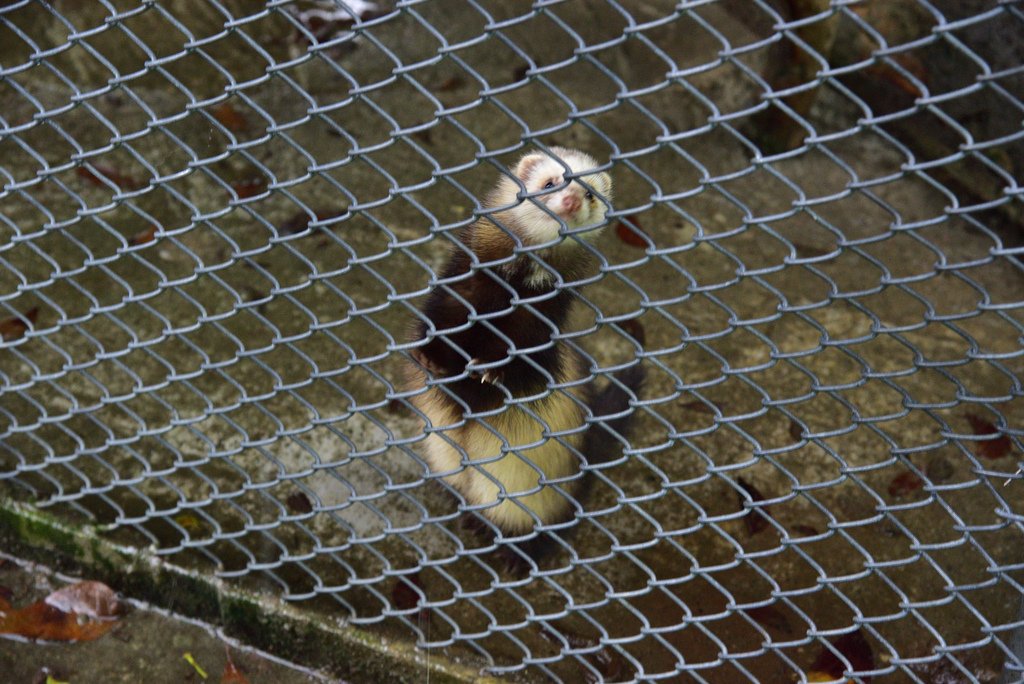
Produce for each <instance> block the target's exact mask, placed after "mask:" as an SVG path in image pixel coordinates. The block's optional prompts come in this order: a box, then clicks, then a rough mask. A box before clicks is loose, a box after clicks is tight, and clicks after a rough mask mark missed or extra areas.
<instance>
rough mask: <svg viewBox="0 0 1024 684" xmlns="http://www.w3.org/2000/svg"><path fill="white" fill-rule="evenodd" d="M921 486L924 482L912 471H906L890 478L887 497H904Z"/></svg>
mask: <svg viewBox="0 0 1024 684" xmlns="http://www.w3.org/2000/svg"><path fill="white" fill-rule="evenodd" d="M923 486H924V480H922V479H921V478H920V477H919V476H918V475H917V473H915V472H913V471H912V470H907V471H904V472H902V473H900V474H899V475H897V476H896V477H894V478H892V482H890V483H889V495H890V496H906V495H907V494H910V493H911V492H916V491H917V490H918V489H920V488H921V487H923Z"/></svg>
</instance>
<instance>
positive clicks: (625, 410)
mask: <svg viewBox="0 0 1024 684" xmlns="http://www.w3.org/2000/svg"><path fill="white" fill-rule="evenodd" d="M645 376H646V372H645V370H644V367H643V364H639V363H638V364H636V365H635V366H631V367H630V368H627V369H626V370H623V371H620V372H618V373H616V374H615V375H614V376H612V380H610V381H609V383H608V385H607V386H606V387H605V388H604V389H602V390H601V391H600V392H598V393H597V394H596V395H594V397H593V398H592V399H591V401H590V412H591V413H592V414H593V416H594V417H593V418H591V419H590V420H591V425H590V428H589V429H588V430H587V433H586V436H585V437H584V439H583V455H584V456H586V459H587V463H588V464H590V465H594V464H597V463H607V462H608V461H611V460H613V459H615V458H617V457H618V455H619V454H620V453H622V447H623V445H624V444H623V440H628V439H629V437H630V434H631V432H632V430H631V429H632V427H633V425H634V424H635V423H636V420H635V419H636V411H635V410H633V409H631V408H630V406H629V400H630V399H633V398H638V397H639V396H640V388H641V387H642V386H643V384H644V377H645Z"/></svg>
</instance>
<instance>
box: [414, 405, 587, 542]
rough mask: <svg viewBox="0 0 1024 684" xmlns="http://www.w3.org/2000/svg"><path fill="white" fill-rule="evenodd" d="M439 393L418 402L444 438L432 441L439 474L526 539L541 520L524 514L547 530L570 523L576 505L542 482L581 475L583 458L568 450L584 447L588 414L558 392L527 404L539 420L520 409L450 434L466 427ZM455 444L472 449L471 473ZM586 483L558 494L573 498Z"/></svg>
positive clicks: (430, 453) (429, 446) (563, 485)
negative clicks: (549, 526) (552, 525)
mask: <svg viewBox="0 0 1024 684" xmlns="http://www.w3.org/2000/svg"><path fill="white" fill-rule="evenodd" d="M438 391H439V390H436V389H433V390H431V391H429V392H427V393H426V395H421V397H420V398H419V399H420V401H417V402H416V403H418V404H419V405H420V408H421V410H423V411H424V413H426V414H427V417H428V418H430V421H431V423H432V424H433V426H434V427H435V428H441V431H440V433H432V434H430V435H429V436H428V437H427V439H426V449H425V456H426V458H427V461H428V463H429V464H430V467H431V469H432V470H433V471H434V472H439V473H452V474H451V475H447V476H445V479H446V480H447V481H448V482H449V483H450V484H451V485H452V486H453V487H455V488H456V489H457V490H458V491H460V492H462V494H463V496H464V497H465V498H466V500H467V501H468V502H469V503H470V504H473V505H486V506H487V507H486V508H484V509H482V510H481V511H480V512H481V513H482V514H484V515H486V516H487V517H488V518H490V519H491V520H493V521H494V522H495V524H497V525H498V526H499V527H501V529H502V530H505V531H506V532H511V533H523V532H528V531H529V530H531V529H533V528H534V526H535V525H536V521H535V519H534V517H533V515H531V514H530V513H529V512H528V511H527V510H524V508H525V509H529V511H533V513H534V514H535V515H536V516H537V518H539V519H540V520H541V521H542V522H545V523H551V522H560V521H562V520H566V519H568V518H569V517H570V515H571V511H572V504H571V502H570V501H569V500H568V499H566V497H565V496H564V495H563V494H562V493H560V492H559V491H558V489H556V487H554V486H549V485H545V486H541V485H540V478H541V473H543V477H544V479H545V481H550V480H553V479H557V478H564V477H568V476H571V475H573V474H575V473H578V472H579V469H580V467H579V458H578V457H577V456H576V454H575V453H573V451H572V450H570V449H569V448H568V446H571V447H572V448H574V449H578V448H579V446H580V443H581V442H582V431H581V430H578V428H580V427H581V426H582V425H584V419H583V412H582V410H581V409H580V408H579V406H578V404H577V403H576V402H575V401H573V400H572V399H571V398H570V397H569V396H566V395H565V394H563V393H561V392H555V393H553V394H551V395H549V396H547V397H545V398H543V399H538V400H536V401H532V402H529V403H528V404H527V405H526V406H528V408H529V410H530V411H531V412H532V413H533V414H534V415H535V416H537V417H536V418H534V416H533V415H530V413H527V412H526V411H524V410H523V409H522V408H520V407H518V406H510V407H509V408H508V409H506V410H505V411H503V412H501V413H500V414H499V415H496V416H492V417H489V418H487V419H486V426H485V425H484V424H483V421H484V420H485V419H479V420H471V421H467V422H466V423H465V424H464V425H462V426H460V427H453V428H452V429H450V430H444V429H443V428H444V427H445V426H446V425H452V424H454V423H457V422H461V421H460V419H459V417H458V416H455V415H451V413H450V411H449V410H447V409H448V407H447V406H445V404H446V403H447V402H444V401H442V400H441V398H440V397H437V396H430V395H431V394H433V393H434V392H438ZM538 419H539V420H538ZM541 421H542V422H541ZM487 426H489V427H490V429H488V427H487ZM574 429H575V430H577V431H576V432H575V433H573V434H570V435H559V436H558V437H557V438H555V437H545V436H544V434H545V433H546V434H549V435H550V434H552V433H555V434H558V433H561V432H564V431H571V430H574ZM496 433H497V434H496ZM442 435H443V436H442ZM499 435H501V436H503V437H504V439H505V441H507V443H508V447H505V446H504V442H503V441H502V439H501V437H499ZM455 444H458V445H461V446H462V449H463V450H465V452H466V454H467V458H468V459H469V463H468V464H467V465H465V466H463V456H462V453H461V452H460V451H459V449H458V448H457V447H456V446H454V445H455ZM503 447H504V451H503ZM453 471H454V472H453ZM488 475H489V476H490V477H489V476H488ZM498 482H500V483H501V486H499V485H498ZM578 484H579V480H578V478H577V479H574V480H572V481H567V482H560V483H557V487H558V488H560V489H562V490H563V491H565V492H567V493H568V494H570V495H572V494H574V493H575V492H576V491H577V489H578ZM502 489H504V491H502ZM499 500H500V503H498V501H499ZM489 504H493V505H489Z"/></svg>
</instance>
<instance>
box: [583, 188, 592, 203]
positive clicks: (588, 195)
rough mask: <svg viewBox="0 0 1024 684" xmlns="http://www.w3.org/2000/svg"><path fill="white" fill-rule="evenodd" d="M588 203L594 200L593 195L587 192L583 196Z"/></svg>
mask: <svg viewBox="0 0 1024 684" xmlns="http://www.w3.org/2000/svg"><path fill="white" fill-rule="evenodd" d="M583 196H584V197H585V198H586V199H587V200H588V201H589V200H592V199H594V193H592V192H590V191H589V190H587V192H586V194H584V195H583Z"/></svg>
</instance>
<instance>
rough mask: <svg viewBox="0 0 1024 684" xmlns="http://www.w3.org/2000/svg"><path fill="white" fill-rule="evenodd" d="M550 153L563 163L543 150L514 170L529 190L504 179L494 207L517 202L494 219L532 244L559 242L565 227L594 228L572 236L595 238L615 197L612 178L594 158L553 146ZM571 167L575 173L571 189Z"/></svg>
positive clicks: (493, 199)
mask: <svg viewBox="0 0 1024 684" xmlns="http://www.w3.org/2000/svg"><path fill="white" fill-rule="evenodd" d="M551 152H552V153H554V154H555V155H556V156H557V157H558V159H555V158H554V157H551V156H548V155H547V154H546V153H544V152H531V153H529V154H527V155H526V156H524V157H523V158H522V159H520V160H519V161H518V162H517V163H516V165H515V166H514V167H512V168H511V169H510V170H511V171H512V173H514V174H515V176H516V178H518V179H519V182H520V183H522V185H523V187H525V188H526V190H525V192H524V191H523V190H522V188H521V187H520V186H519V184H518V183H516V181H514V180H513V179H511V178H506V177H502V179H501V180H500V181H499V182H498V185H497V187H495V188H494V191H493V192H492V193H491V195H490V197H489V205H490V206H492V207H496V206H503V205H508V204H516V203H517V202H518V204H517V206H515V207H514V208H512V209H508V210H506V211H501V212H498V213H497V214H496V216H495V218H496V219H497V220H498V221H499V222H501V223H502V224H503V225H505V226H506V227H508V228H510V229H512V230H514V231H515V232H516V234H517V235H518V236H519V238H520V239H521V240H522V241H523V243H524V244H528V245H537V244H544V243H547V242H552V241H554V240H557V239H558V238H559V235H560V234H561V231H562V228H563V224H564V227H565V228H567V229H568V230H570V231H572V230H573V229H577V228H583V227H586V226H593V227H594V229H593V230H586V231H580V232H579V233H574V234H573V235H572V237H574V238H583V239H589V238H592V237H596V236H597V234H598V233H599V232H600V231H599V229H598V226H599V225H600V224H601V223H602V222H603V221H604V217H605V213H607V211H608V208H609V204H610V203H611V199H612V179H611V176H609V175H608V174H607V173H605V172H603V171H600V172H598V171H594V170H595V169H596V168H597V166H598V163H597V161H596V160H595V159H594V158H593V157H591V156H590V155H589V154H585V153H583V152H579V151H578V150H570V149H568V148H565V147H552V148H551ZM559 159H560V160H561V162H560V161H559ZM562 162H564V165H563V163H562ZM566 166H568V167H569V169H570V170H571V172H572V174H573V178H572V182H570V183H569V184H568V185H566V184H565V173H566V172H565V167H566ZM591 171H593V173H590V172H591ZM580 181H582V182H580ZM524 195H529V197H524ZM520 197H522V200H520V199H519V198H520Z"/></svg>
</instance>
